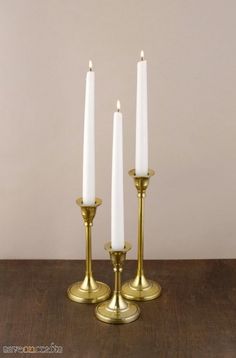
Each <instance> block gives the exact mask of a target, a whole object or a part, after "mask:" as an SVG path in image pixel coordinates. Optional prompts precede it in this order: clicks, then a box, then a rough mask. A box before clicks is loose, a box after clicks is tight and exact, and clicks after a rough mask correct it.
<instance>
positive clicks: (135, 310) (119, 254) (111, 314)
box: [95, 242, 140, 324]
mask: <svg viewBox="0 0 236 358" xmlns="http://www.w3.org/2000/svg"><path fill="white" fill-rule="evenodd" d="M130 249H131V245H130V244H129V243H127V242H126V243H125V247H124V249H123V250H113V249H112V248H111V244H110V242H108V243H107V244H106V245H105V250H107V251H108V252H109V254H110V258H111V262H112V265H113V270H114V273H115V288H114V293H113V296H112V298H111V299H110V300H109V301H105V302H102V303H99V305H97V307H96V309H95V315H96V317H97V318H98V319H99V320H100V321H103V322H106V323H113V324H120V323H130V322H133V321H135V320H136V319H137V318H138V317H139V314H140V310H139V307H138V306H137V305H136V304H135V303H133V302H128V301H126V300H125V299H124V298H123V297H122V296H121V273H122V271H123V264H124V261H125V258H126V253H127V251H129V250H130Z"/></svg>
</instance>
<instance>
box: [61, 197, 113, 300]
mask: <svg viewBox="0 0 236 358" xmlns="http://www.w3.org/2000/svg"><path fill="white" fill-rule="evenodd" d="M76 203H77V204H78V205H79V206H80V208H81V214H82V217H83V220H84V225H85V238H86V270H85V278H84V280H83V281H79V282H75V283H73V284H72V285H71V286H70V287H69V288H68V290H67V294H68V297H69V298H70V299H71V300H72V301H75V302H79V303H96V302H100V301H103V300H106V299H107V298H108V297H109V296H110V293H111V290H110V287H109V286H107V285H106V284H105V283H103V282H99V281H95V279H94V278H93V274H92V245H91V228H92V226H93V219H94V217H95V214H96V210H97V207H98V206H99V205H101V203H102V200H101V199H99V198H96V202H95V205H92V206H88V205H84V204H83V199H82V198H79V199H77V200H76Z"/></svg>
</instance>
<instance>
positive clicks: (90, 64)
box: [89, 60, 93, 71]
mask: <svg viewBox="0 0 236 358" xmlns="http://www.w3.org/2000/svg"><path fill="white" fill-rule="evenodd" d="M92 70H93V63H92V61H91V60H90V61H89V71H92Z"/></svg>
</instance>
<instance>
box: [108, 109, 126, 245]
mask: <svg viewBox="0 0 236 358" xmlns="http://www.w3.org/2000/svg"><path fill="white" fill-rule="evenodd" d="M122 121H123V119H122V114H121V113H120V112H115V113H114V119H113V148H112V188H111V247H112V249H113V250H122V249H123V248H124V191H123V128H122V127H123V125H122Z"/></svg>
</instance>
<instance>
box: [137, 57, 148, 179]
mask: <svg viewBox="0 0 236 358" xmlns="http://www.w3.org/2000/svg"><path fill="white" fill-rule="evenodd" d="M135 154H136V155H135V174H136V175H137V176H146V175H147V174H148V113H147V61H144V60H142V61H139V62H138V64H137V99H136V153H135Z"/></svg>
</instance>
